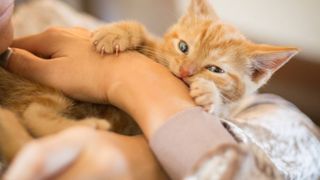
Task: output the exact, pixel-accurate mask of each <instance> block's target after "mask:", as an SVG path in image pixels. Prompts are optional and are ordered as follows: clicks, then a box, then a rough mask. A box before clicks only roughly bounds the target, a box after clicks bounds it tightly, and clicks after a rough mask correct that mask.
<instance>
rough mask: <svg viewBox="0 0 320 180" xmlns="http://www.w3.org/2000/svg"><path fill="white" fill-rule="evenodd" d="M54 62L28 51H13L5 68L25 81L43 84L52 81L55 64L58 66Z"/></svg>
mask: <svg viewBox="0 0 320 180" xmlns="http://www.w3.org/2000/svg"><path fill="white" fill-rule="evenodd" d="M56 61H58V59H51V60H46V59H42V58H39V57H37V56H35V55H33V54H32V53H30V52H28V51H25V50H22V49H13V51H12V54H11V56H10V58H9V59H8V62H7V63H6V67H5V68H6V69H8V70H9V71H11V72H13V73H15V74H18V75H20V76H23V77H26V78H27V79H30V80H33V81H36V82H40V83H44V82H48V81H50V79H52V77H51V76H53V75H54V74H53V73H52V72H54V69H55V68H56V64H58V63H56ZM48 83H50V82H48Z"/></svg>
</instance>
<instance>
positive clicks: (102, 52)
mask: <svg viewBox="0 0 320 180" xmlns="http://www.w3.org/2000/svg"><path fill="white" fill-rule="evenodd" d="M105 49H106V48H105V47H104V46H102V48H101V51H100V54H101V56H103V55H104V52H105Z"/></svg>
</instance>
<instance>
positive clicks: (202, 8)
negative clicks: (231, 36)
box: [182, 0, 219, 21]
mask: <svg viewBox="0 0 320 180" xmlns="http://www.w3.org/2000/svg"><path fill="white" fill-rule="evenodd" d="M202 17H210V18H211V19H212V20H213V21H217V20H219V17H218V15H217V14H216V12H215V10H214V9H213V6H212V5H211V3H209V2H208V0H191V2H190V5H189V8H188V11H187V13H186V14H185V15H184V16H183V17H182V19H183V20H190V19H197V18H202Z"/></svg>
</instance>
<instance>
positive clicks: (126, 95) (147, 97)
mask: <svg viewBox="0 0 320 180" xmlns="http://www.w3.org/2000/svg"><path fill="white" fill-rule="evenodd" d="M121 61H123V62H125V65H126V66H122V65H121V63H122V62H121ZM117 63H119V65H120V67H127V68H125V70H123V68H122V70H121V69H119V71H118V72H117V75H116V77H113V78H114V80H112V82H114V83H111V85H110V86H109V87H108V91H107V92H108V93H107V97H108V99H109V101H110V103H112V104H113V105H115V106H117V107H119V108H121V109H122V110H124V111H126V112H127V113H128V114H130V115H131V116H132V117H133V118H134V119H135V120H136V121H137V123H138V124H139V126H140V127H141V129H142V130H143V132H144V134H145V135H146V137H147V138H148V139H149V138H150V137H151V136H152V134H153V133H154V132H155V131H156V130H157V129H158V128H159V127H161V126H162V125H163V124H164V123H165V122H166V121H167V120H168V119H169V117H171V116H173V115H174V114H176V113H177V112H180V111H182V110H184V109H187V108H190V107H193V106H195V105H194V103H193V100H192V98H191V97H190V96H189V93H188V88H187V87H186V86H185V85H184V84H183V83H182V82H181V81H180V80H178V79H177V78H175V77H174V76H173V75H172V74H171V73H170V72H169V71H168V70H167V69H166V68H165V67H163V66H161V65H160V64H157V63H155V62H153V61H152V60H150V59H148V58H146V57H144V56H142V55H138V56H135V55H134V57H132V58H131V59H130V60H125V59H124V60H122V58H120V60H119V61H117ZM115 69H118V68H115ZM155 83H156V84H155Z"/></svg>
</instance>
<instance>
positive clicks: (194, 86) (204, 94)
mask: <svg viewBox="0 0 320 180" xmlns="http://www.w3.org/2000/svg"><path fill="white" fill-rule="evenodd" d="M190 95H191V97H192V98H193V99H194V101H195V103H196V104H197V105H198V106H201V107H203V108H204V110H205V111H207V112H209V113H213V112H217V111H218V108H219V106H220V104H221V101H220V96H219V91H218V88H217V87H216V85H215V84H214V83H213V82H211V81H209V80H206V79H202V78H197V79H196V80H195V81H193V82H192V83H191V84H190Z"/></svg>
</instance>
